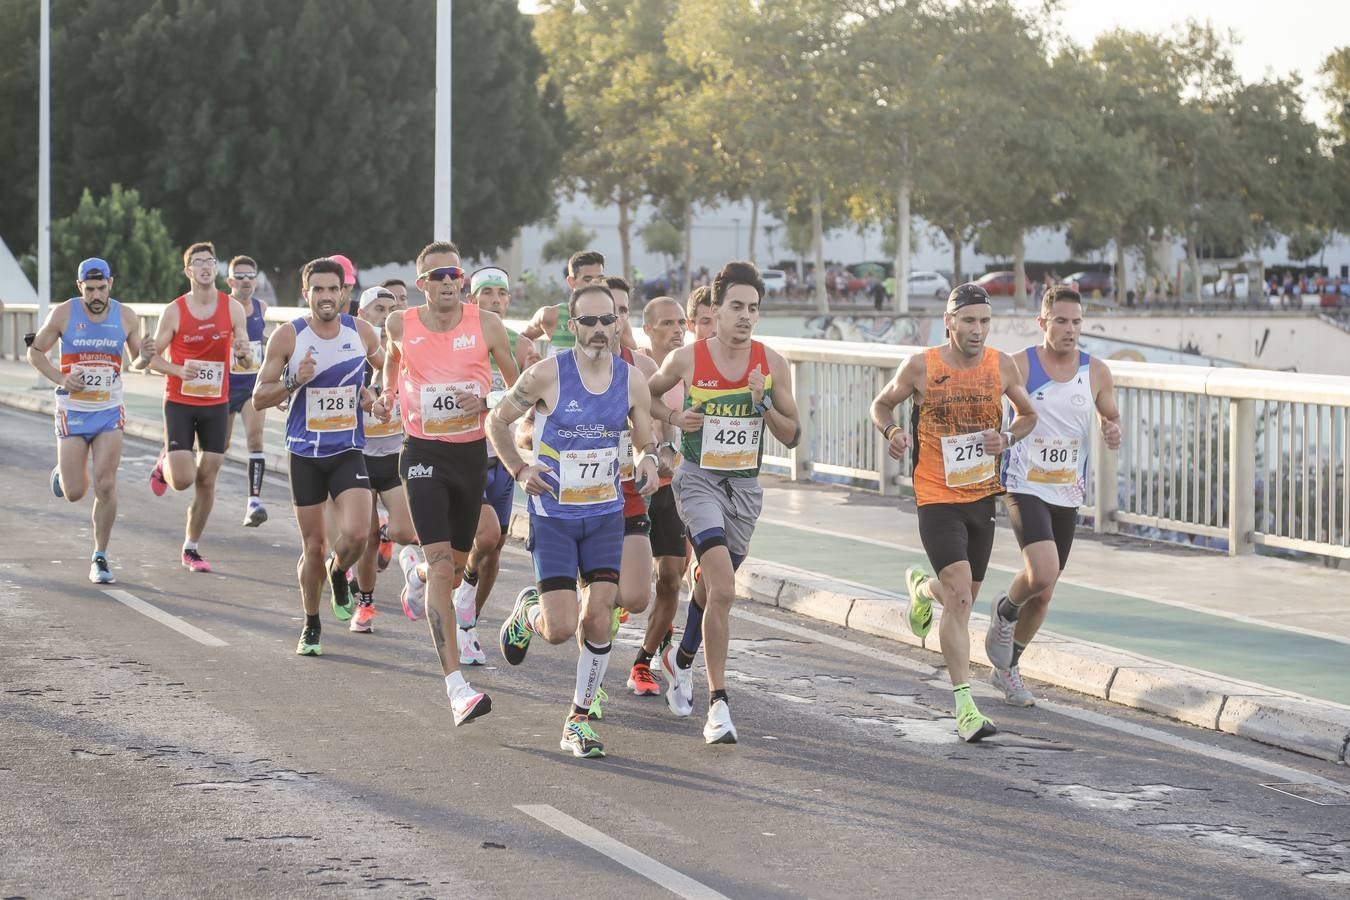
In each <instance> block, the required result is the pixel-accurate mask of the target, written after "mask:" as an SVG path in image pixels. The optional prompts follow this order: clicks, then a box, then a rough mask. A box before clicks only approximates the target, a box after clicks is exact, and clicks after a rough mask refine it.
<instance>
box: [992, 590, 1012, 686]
mask: <svg viewBox="0 0 1350 900" xmlns="http://www.w3.org/2000/svg"><path fill="white" fill-rule="evenodd" d="M1007 596H1008V595H1007V594H1006V593H1005V594H999V595H998V596H997V597H995V598H994V605H993V606H991V607H990V608H989V630H988V631H986V632H985V633H984V652H985V653H986V654H987V655H988V656H989V665H991V666H993V667H994V668H995V669H1006V668H1008V667H1009V666H1011V665H1012V657H1013V629H1014V628H1016V627H1017V623H1016V622H1009V621H1008V620H1007V619H1005V618H1003V615H1002V614H1001V613H1000V612H999V611H998V608H999V604H1000V603H1002V602H1003V601H1004V600H1005V599H1006V598H1007Z"/></svg>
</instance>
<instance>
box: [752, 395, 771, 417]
mask: <svg viewBox="0 0 1350 900" xmlns="http://www.w3.org/2000/svg"><path fill="white" fill-rule="evenodd" d="M771 409H773V396H772V395H770V394H767V393H766V394H765V395H764V397H763V398H762V399H761V400H760V401H759V402H758V403H756V404H755V412H757V413H759V414H760V415H761V416H762V415H764V414H765V413H766V412H768V411H769V410H771Z"/></svg>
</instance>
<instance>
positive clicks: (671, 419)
mask: <svg viewBox="0 0 1350 900" xmlns="http://www.w3.org/2000/svg"><path fill="white" fill-rule="evenodd" d="M675 416H676V412H675V410H673V409H668V410H666V424H667V425H674V424H675Z"/></svg>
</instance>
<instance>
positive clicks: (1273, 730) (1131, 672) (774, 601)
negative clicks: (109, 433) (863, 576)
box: [0, 391, 1350, 765]
mask: <svg viewBox="0 0 1350 900" xmlns="http://www.w3.org/2000/svg"><path fill="white" fill-rule="evenodd" d="M0 406H7V407H10V408H13V409H19V410H24V411H27V412H35V413H41V414H44V415H53V414H54V412H55V410H56V401H55V400H54V399H52V397H51V396H50V394H49V393H47V392H45V391H44V392H41V393H39V392H37V391H34V392H32V395H31V396H30V395H27V394H16V393H14V392H10V391H0ZM124 431H125V433H126V434H128V435H130V436H132V437H135V438H140V439H142V440H146V441H150V442H152V443H163V441H164V428H163V426H162V425H161V424H159V423H157V422H155V423H148V422H145V421H140V420H135V419H128V420H127V423H126V426H125V428H124ZM225 456H226V459H228V460H231V461H232V462H236V463H240V464H244V465H247V463H248V450H247V448H243V449H240V448H239V446H238V445H236V446H235V447H232V448H231V449H230V451H228V452H227V453H226V454H225ZM267 465H268V467H269V468H272V469H273V470H274V471H286V470H287V466H286V454H285V453H276V452H269V453H268V454H267ZM509 533H510V536H511V537H512V538H514V539H516V540H519V541H521V542H524V540H525V539H526V537H527V535H528V533H529V514H528V513H527V512H525V511H523V510H519V509H517V510H516V511H515V512H513V513H512V515H511V524H510V528H509ZM736 590H737V595H738V596H739V597H742V598H744V599H747V600H749V601H751V602H754V603H761V604H764V605H766V606H774V607H777V608H779V609H784V610H787V611H789V612H794V613H797V614H799V615H803V616H807V617H809V618H813V619H817V620H819V621H822V622H829V623H831V624H834V625H839V626H842V627H844V628H847V629H850V630H854V631H858V632H861V633H863V634H868V635H872V636H873V637H881V638H886V639H888V640H892V641H895V642H897V643H900V644H906V645H908V646H911V647H918V648H920V649H924V650H929V651H933V652H939V653H940V652H941V641H940V638H939V630H938V629H937V628H934V629H933V630H932V631H931V632H929V635H928V637H927V638H925V639H920V638H917V637H915V636H914V635H913V634H912V633H911V632H910V630H909V626H908V624H907V622H906V621H905V616H904V603H903V602H902V601H901V600H900V599H898V598H897V597H896V596H895V595H893V594H886V593H882V592H880V591H875V590H872V589H870V588H867V587H864V586H862V585H858V584H853V583H849V582H844V581H840V580H837V579H833V578H830V577H828V576H824V575H817V574H815V573H812V572H808V571H806V570H804V569H797V568H794V567H792V566H785V565H781V564H778V563H769V562H761V561H759V560H756V559H753V558H751V559H747V560H746V561H745V563H744V564H743V565H742V566H741V568H740V570H739V571H738V572H737V573H736ZM934 614H935V616H937V617H938V618H939V619H940V617H941V608H940V607H939V608H937V609H935V610H934ZM970 618H971V622H970V659H971V662H972V663H979V664H980V665H984V666H988V664H989V659H988V657H987V656H986V655H985V652H984V632H985V629H986V627H987V626H988V622H989V618H988V617H987V616H985V615H982V614H980V613H972V614H971V617H970ZM1020 669H1021V671H1022V674H1024V675H1027V676H1029V677H1031V678H1034V679H1036V680H1038V681H1044V682H1046V683H1048V684H1053V685H1055V686H1057V687H1063V688H1068V689H1069V690H1073V691H1077V692H1078V693H1081V694H1086V695H1088V696H1091V697H1096V698H1098V699H1102V700H1108V701H1110V702H1112V703H1118V704H1120V705H1122V706H1129V707H1133V708H1135V709H1141V710H1145V711H1147V712H1151V713H1156V714H1158V715H1163V716H1167V717H1168V718H1171V719H1175V720H1177V721H1180V722H1185V723H1188V724H1191V725H1196V726H1198V727H1201V728H1206V729H1209V730H1211V731H1219V732H1224V733H1227V734H1233V735H1237V736H1238V737H1244V738H1248V739H1250V740H1254V741H1257V742H1259V743H1263V744H1269V745H1271V746H1274V747H1279V748H1281V749H1284V750H1292V751H1293V752H1295V753H1300V754H1303V755H1305V756H1311V757H1315V758H1317V759H1323V760H1327V761H1329V762H1335V763H1340V764H1342V765H1346V764H1350V708H1346V707H1343V706H1340V705H1338V704H1333V703H1324V702H1319V701H1316V700H1312V699H1309V698H1307V697H1303V696H1300V695H1297V694H1292V693H1288V692H1284V691H1280V690H1277V689H1275V688H1269V687H1265V686H1262V685H1256V684H1251V683H1248V682H1243V681H1236V680H1233V679H1228V678H1224V677H1222V676H1219V675H1215V674H1213V673H1210V672H1203V671H1200V670H1198V669H1187V668H1184V667H1180V666H1176V665H1173V664H1169V663H1165V662H1161V661H1159V660H1155V659H1150V658H1148V657H1145V656H1139V655H1136V654H1133V653H1127V652H1125V651H1123V650H1117V649H1113V648H1110V647H1103V646H1101V645H1098V644H1093V643H1090V642H1087V641H1079V640H1074V639H1072V638H1067V637H1064V636H1063V635H1057V634H1053V633H1051V632H1042V633H1041V634H1040V635H1038V637H1037V640H1036V642H1035V643H1034V644H1032V645H1031V647H1030V648H1028V649H1027V651H1026V653H1025V655H1024V656H1023V657H1022V660H1021V665H1020Z"/></svg>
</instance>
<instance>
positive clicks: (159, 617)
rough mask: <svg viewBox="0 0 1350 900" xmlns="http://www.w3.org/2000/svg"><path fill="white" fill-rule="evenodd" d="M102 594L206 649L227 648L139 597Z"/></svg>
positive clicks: (210, 636) (122, 592) (125, 594)
mask: <svg viewBox="0 0 1350 900" xmlns="http://www.w3.org/2000/svg"><path fill="white" fill-rule="evenodd" d="M103 593H105V594H107V595H108V596H109V597H111V598H113V599H114V600H116V601H117V602H118V603H121V604H123V605H124V606H129V607H130V608H132V609H134V610H136V612H138V613H140V614H141V615H143V616H145V617H147V618H150V619H154V620H155V621H156V622H159V623H160V624H161V625H167V626H169V627H170V628H172V629H173V630H174V631H176V632H178V633H179V634H181V635H184V636H185V637H189V638H192V640H194V641H196V642H197V643H199V644H205V645H206V646H208V647H228V646H229V644H227V643H225V642H224V641H222V640H221V639H220V638H218V637H216V636H215V635H212V634H208V633H207V632H205V631H202V630H201V629H200V628H198V627H197V626H196V625H189V624H188V623H187V622H184V621H183V620H182V619H180V618H178V617H177V616H175V615H172V614H170V613H166V612H165V611H164V610H162V609H160V608H159V607H158V606H153V605H151V604H149V603H146V602H145V601H144V600H142V599H141V598H140V597H137V596H136V595H135V594H128V593H127V592H126V591H116V590H105V591H104V592H103Z"/></svg>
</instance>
